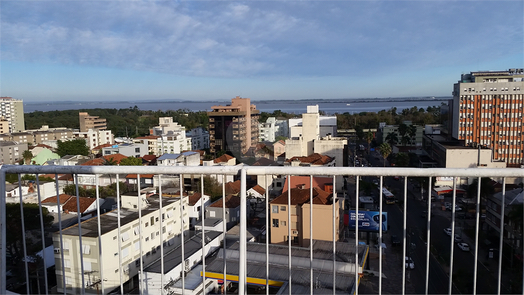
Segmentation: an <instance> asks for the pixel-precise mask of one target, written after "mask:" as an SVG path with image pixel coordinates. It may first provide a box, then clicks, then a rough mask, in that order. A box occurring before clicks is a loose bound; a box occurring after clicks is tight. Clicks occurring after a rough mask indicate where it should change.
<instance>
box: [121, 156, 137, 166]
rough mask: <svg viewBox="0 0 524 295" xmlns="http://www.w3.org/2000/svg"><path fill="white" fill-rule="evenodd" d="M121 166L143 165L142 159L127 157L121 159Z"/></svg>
mask: <svg viewBox="0 0 524 295" xmlns="http://www.w3.org/2000/svg"><path fill="white" fill-rule="evenodd" d="M120 166H142V159H141V158H135V157H127V158H124V159H122V160H120Z"/></svg>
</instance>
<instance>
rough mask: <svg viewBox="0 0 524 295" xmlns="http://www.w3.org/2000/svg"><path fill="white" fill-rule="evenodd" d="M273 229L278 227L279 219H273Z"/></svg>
mask: <svg viewBox="0 0 524 295" xmlns="http://www.w3.org/2000/svg"><path fill="white" fill-rule="evenodd" d="M273 227H278V219H273Z"/></svg>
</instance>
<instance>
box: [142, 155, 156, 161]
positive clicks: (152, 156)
mask: <svg viewBox="0 0 524 295" xmlns="http://www.w3.org/2000/svg"><path fill="white" fill-rule="evenodd" d="M142 159H144V160H146V161H148V162H151V161H154V160H156V159H157V156H155V155H144V156H143V157H142Z"/></svg>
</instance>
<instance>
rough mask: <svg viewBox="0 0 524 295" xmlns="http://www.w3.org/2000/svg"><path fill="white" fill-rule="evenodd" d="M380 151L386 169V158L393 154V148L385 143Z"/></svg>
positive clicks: (380, 147)
mask: <svg viewBox="0 0 524 295" xmlns="http://www.w3.org/2000/svg"><path fill="white" fill-rule="evenodd" d="M379 149H380V154H381V155H382V158H384V167H386V158H387V157H388V156H389V155H390V154H391V146H390V145H389V144H388V143H387V142H384V143H383V144H381V145H380V146H379Z"/></svg>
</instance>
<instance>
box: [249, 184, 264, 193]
mask: <svg viewBox="0 0 524 295" xmlns="http://www.w3.org/2000/svg"><path fill="white" fill-rule="evenodd" d="M252 189H254V190H255V191H256V192H257V193H259V194H261V195H264V194H265V193H266V190H265V189H264V188H263V187H261V186H260V185H258V184H257V185H255V186H254V187H252Z"/></svg>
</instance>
